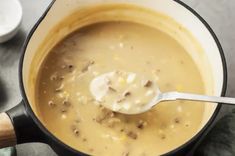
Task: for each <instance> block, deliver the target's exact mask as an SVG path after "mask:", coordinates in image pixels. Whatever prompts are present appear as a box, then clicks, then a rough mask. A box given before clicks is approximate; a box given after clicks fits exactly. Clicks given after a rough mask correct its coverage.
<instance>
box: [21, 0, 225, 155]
mask: <svg viewBox="0 0 235 156" xmlns="http://www.w3.org/2000/svg"><path fill="white" fill-rule="evenodd" d="M55 1H56V0H52V2H51V3H50V4H49V6H48V7H47V9H46V10H45V12H44V13H43V15H42V16H41V17H40V18H39V19H38V21H37V22H36V24H35V25H34V26H33V28H32V29H31V30H30V33H29V35H28V36H27V38H26V40H25V42H24V45H23V47H22V49H21V51H22V55H21V58H20V62H19V69H18V71H19V72H18V74H19V84H20V90H21V95H22V98H23V100H24V104H25V106H26V108H27V112H28V113H29V115H30V116H31V117H32V119H33V121H34V122H35V123H36V124H37V126H38V127H39V128H40V129H41V131H42V132H43V133H44V134H45V135H46V137H48V138H50V139H52V140H53V141H55V142H57V143H59V144H61V145H63V147H64V148H66V149H67V150H70V151H72V152H74V153H77V154H81V155H87V154H85V153H83V152H80V151H78V150H76V149H74V148H72V147H70V146H69V145H67V144H65V143H64V142H62V141H61V140H59V139H58V138H57V137H55V136H54V135H53V134H52V133H51V132H50V131H49V130H47V128H46V127H45V126H44V125H43V124H42V123H41V121H40V120H39V119H38V118H37V116H36V115H35V113H34V111H33V110H32V108H31V106H30V104H29V101H28V99H27V96H26V92H25V88H24V83H23V63H24V56H25V52H26V49H27V45H28V43H29V41H30V39H31V37H32V35H33V34H34V32H35V30H36V29H37V27H38V26H39V25H40V23H41V22H42V20H43V19H44V18H45V17H46V15H47V13H48V12H49V10H50V9H51V7H52V6H53V4H54V2H55ZM173 2H175V3H178V4H179V5H181V6H183V7H184V8H186V9H187V10H188V11H190V12H191V13H192V14H193V15H194V16H195V17H196V18H198V19H199V20H200V21H201V22H202V24H203V25H204V26H205V27H206V28H207V30H208V31H209V32H210V34H211V36H212V37H213V39H214V41H215V43H216V45H217V48H218V50H219V52H220V57H221V60H222V66H223V86H222V90H221V96H224V95H225V93H226V89H227V65H226V59H225V55H224V51H223V49H222V46H221V44H220V42H219V40H218V38H217V36H216V34H215V33H214V31H213V30H212V28H211V27H210V25H209V24H208V23H207V22H206V21H205V20H204V19H203V18H202V17H201V16H200V15H199V14H198V13H197V12H196V11H195V10H194V9H193V8H191V7H190V6H188V5H187V4H185V3H184V2H182V1H181V0H173ZM221 106H222V105H221V104H218V105H217V107H216V110H215V111H214V113H213V115H212V116H211V118H210V119H209V121H208V122H207V123H206V124H205V125H204V126H203V128H202V129H201V130H200V131H199V132H198V133H197V134H196V135H195V136H193V137H192V138H191V139H190V140H188V141H187V142H186V143H184V144H183V145H181V146H179V147H177V148H176V149H174V150H172V151H169V152H167V153H165V154H163V155H172V154H174V153H176V152H179V151H182V150H183V149H184V148H185V147H187V146H189V145H190V144H191V143H193V142H194V141H196V140H197V139H198V138H199V137H200V136H201V135H202V134H203V132H205V131H206V130H207V129H208V128H209V126H210V125H211V124H212V123H213V121H214V120H215V118H216V116H217V115H218V113H219V111H220V108H221Z"/></svg>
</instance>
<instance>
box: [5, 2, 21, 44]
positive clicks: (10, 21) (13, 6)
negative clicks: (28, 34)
mask: <svg viewBox="0 0 235 156" xmlns="http://www.w3.org/2000/svg"><path fill="white" fill-rule="evenodd" d="M21 20H22V7H21V5H20V3H19V1H18V0H1V1H0V43H1V42H5V41H7V40H9V39H11V38H12V37H13V36H14V35H15V34H16V33H17V30H18V27H19V25H20V23H21Z"/></svg>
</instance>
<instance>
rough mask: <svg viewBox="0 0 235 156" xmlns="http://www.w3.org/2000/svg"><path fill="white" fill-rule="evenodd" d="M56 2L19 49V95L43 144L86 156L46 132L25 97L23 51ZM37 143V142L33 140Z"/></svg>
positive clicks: (47, 9) (49, 7) (43, 15)
mask: <svg viewBox="0 0 235 156" xmlns="http://www.w3.org/2000/svg"><path fill="white" fill-rule="evenodd" d="M55 2H56V0H52V2H51V3H50V4H49V5H48V7H47V8H46V10H45V12H44V13H43V14H42V16H41V17H40V18H39V19H38V21H37V22H36V24H35V25H34V26H33V27H32V29H31V30H30V32H29V34H28V35H27V38H26V40H25V42H24V45H23V47H22V49H21V53H22V54H21V57H20V61H19V68H18V75H19V86H20V91H21V95H22V98H23V103H24V106H25V109H26V111H27V113H28V114H29V115H30V116H31V117H32V119H33V121H34V122H35V123H36V124H37V126H38V127H39V129H40V130H41V131H42V132H43V133H44V134H45V136H46V137H47V139H45V140H44V142H45V143H48V142H51V141H50V139H52V140H53V141H55V142H57V143H59V144H61V145H63V146H64V147H65V148H66V149H68V150H70V151H72V152H74V153H78V154H80V155H82V156H86V154H85V153H82V152H79V151H77V150H75V149H73V148H72V147H70V146H68V145H66V144H65V143H63V142H62V141H60V140H59V139H57V138H56V137H55V136H54V135H53V134H52V133H51V132H50V131H48V130H47V128H46V127H45V126H44V125H43V124H42V123H41V122H40V121H39V119H38V118H37V117H36V115H35V114H34V112H33V110H32V108H31V106H30V104H29V102H28V99H27V96H26V92H25V89H24V84H23V63H24V57H25V51H26V49H27V46H28V43H29V41H30V39H31V37H32V36H33V34H34V32H35V31H36V29H37V27H38V26H39V25H40V23H41V22H42V21H43V19H44V18H45V17H46V15H47V14H48V12H49V10H50V9H51V7H52V6H53V4H54V3H55ZM35 141H37V140H35Z"/></svg>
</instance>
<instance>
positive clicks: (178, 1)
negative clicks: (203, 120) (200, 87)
mask: <svg viewBox="0 0 235 156" xmlns="http://www.w3.org/2000/svg"><path fill="white" fill-rule="evenodd" d="M173 1H175V2H176V3H178V4H180V5H181V6H183V7H185V8H186V9H187V10H188V11H190V12H191V13H192V14H194V15H195V16H196V17H197V18H198V19H199V20H200V21H201V22H202V23H203V24H204V26H205V27H206V28H207V30H208V31H209V32H210V34H211V36H212V37H213V38H214V41H215V42H216V44H217V47H218V49H219V52H220V57H221V60H222V65H223V86H222V91H221V96H224V95H225V94H226V90H227V79H228V73H227V64H226V59H225V55H224V51H223V48H222V46H221V44H220V42H219V39H218V38H217V36H216V34H215V32H214V31H213V30H212V28H211V27H210V25H209V24H208V23H207V22H206V20H204V19H203V18H202V16H201V15H199V14H198V13H197V12H196V11H195V10H194V9H193V8H191V7H190V6H188V5H187V4H185V3H184V2H182V1H181V0H173ZM221 106H222V104H218V106H217V108H216V110H215V111H214V113H213V115H212V116H211V118H210V120H209V121H208V122H207V124H206V125H205V126H204V127H203V128H202V129H201V130H200V131H199V132H198V133H197V134H196V135H195V136H194V137H193V138H191V139H190V140H189V141H188V142H186V143H185V144H183V145H181V146H180V147H178V148H176V149H175V150H172V151H170V152H168V153H166V154H164V156H167V155H173V154H174V153H177V152H178V151H182V150H183V149H184V148H186V147H187V146H190V145H191V144H193V143H194V142H195V141H196V140H197V139H198V138H199V137H200V136H201V135H202V134H203V132H205V131H206V130H207V129H208V128H209V127H210V125H211V124H212V123H213V122H214V120H215V118H216V116H217V115H218V113H219V111H220V109H221Z"/></svg>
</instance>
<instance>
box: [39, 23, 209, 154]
mask: <svg viewBox="0 0 235 156" xmlns="http://www.w3.org/2000/svg"><path fill="white" fill-rule="evenodd" d="M112 72H114V73H115V72H116V73H120V72H124V73H127V74H126V75H125V74H124V75H125V76H121V77H120V75H115V74H114V76H113V78H114V79H113V80H112V83H120V84H123V85H124V86H125V87H127V86H128V87H130V86H132V87H135V85H137V86H136V87H137V89H136V90H135V89H132V91H131V92H130V91H129V92H128V91H127V92H124V91H125V90H122V93H123V94H122V95H123V96H124V97H126V98H132V99H133V100H132V101H131V102H136V103H138V102H139V101H141V100H142V101H143V99H145V98H144V97H145V96H151V95H152V94H153V93H152V92H151V89H150V88H151V82H149V80H151V81H155V82H156V83H157V84H158V85H159V88H160V90H161V91H163V92H164V91H172V90H176V91H184V92H193V93H205V88H204V84H203V81H202V77H201V75H200V72H199V70H198V68H197V66H196V64H195V62H194V61H193V59H192V58H191V57H190V55H189V54H188V53H187V51H186V50H185V49H184V48H183V46H181V44H180V43H178V42H177V41H176V40H174V39H173V38H172V37H170V36H169V35H167V34H166V33H163V32H161V31H160V30H158V29H155V28H152V27H149V26H146V25H142V24H137V23H131V22H122V21H120V22H103V23H98V24H92V25H89V26H86V27H83V28H82V29H79V30H77V31H76V32H74V33H72V34H70V35H69V36H68V37H66V38H65V39H64V40H62V41H61V42H60V43H58V44H57V45H56V46H55V47H54V48H53V49H52V50H51V51H50V53H49V54H48V56H47V57H46V59H45V61H44V62H43V64H42V66H41V69H40V72H39V75H38V79H37V82H38V83H37V93H36V96H37V97H36V103H37V106H38V109H39V111H40V113H41V118H42V120H43V123H44V125H45V126H46V127H47V128H48V129H49V130H50V131H51V132H52V133H53V134H54V135H55V136H56V137H58V138H59V139H60V140H62V141H63V142H64V143H66V144H68V145H69V146H71V147H73V148H75V149H77V150H79V151H82V152H84V153H88V154H90V155H96V156H110V155H112V156H156V155H161V154H164V153H166V152H169V151H171V150H173V149H175V148H177V147H178V146H180V145H182V144H184V143H185V142H187V141H188V140H189V139H191V138H192V137H193V136H194V135H195V134H196V133H197V132H198V130H199V129H200V126H201V122H202V118H203V113H204V109H205V107H204V103H198V102H185V101H175V102H164V103H160V104H159V105H157V106H156V107H155V108H154V109H152V110H151V111H148V112H146V113H143V114H139V115H124V114H119V113H115V112H112V111H110V110H108V109H106V108H104V107H103V106H102V102H103V101H102V100H97V99H95V98H94V96H93V95H92V92H91V90H90V85H91V83H92V81H93V80H94V79H95V78H97V77H99V76H101V75H102V74H104V73H112ZM135 74H138V75H142V76H144V78H147V79H146V81H145V82H142V83H140V82H141V81H142V80H138V79H135V76H134V75H135ZM108 83H109V82H108ZM141 84H142V85H143V86H144V87H143V88H141ZM113 87H115V86H110V88H109V90H110V92H112V91H113V92H116V91H117V89H115V88H113ZM96 89H97V88H96ZM98 90H99V89H98ZM100 91H102V89H101V90H100ZM140 93H141V94H140ZM110 96H111V94H110ZM111 99H112V98H111ZM147 99H148V98H147ZM124 108H125V107H124Z"/></svg>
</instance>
